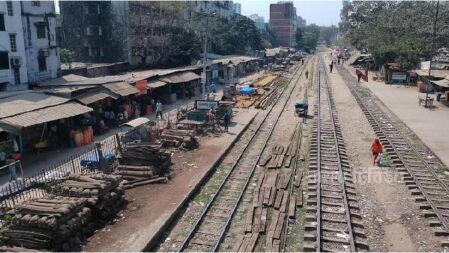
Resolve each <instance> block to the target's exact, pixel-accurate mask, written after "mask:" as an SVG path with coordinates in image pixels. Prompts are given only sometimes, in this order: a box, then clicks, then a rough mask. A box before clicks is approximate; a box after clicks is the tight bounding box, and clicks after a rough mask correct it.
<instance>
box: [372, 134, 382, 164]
mask: <svg viewBox="0 0 449 253" xmlns="http://www.w3.org/2000/svg"><path fill="white" fill-rule="evenodd" d="M371 151H372V152H373V165H376V160H377V158H379V160H378V161H377V166H379V164H380V157H379V155H381V154H382V152H383V148H382V144H380V141H379V139H374V141H373V143H372V144H371Z"/></svg>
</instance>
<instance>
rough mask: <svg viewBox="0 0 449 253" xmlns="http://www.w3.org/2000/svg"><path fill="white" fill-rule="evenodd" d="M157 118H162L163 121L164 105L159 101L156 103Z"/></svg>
mask: <svg viewBox="0 0 449 253" xmlns="http://www.w3.org/2000/svg"><path fill="white" fill-rule="evenodd" d="M157 116H160V117H161V119H162V103H161V101H159V100H158V101H157V103H156V118H157Z"/></svg>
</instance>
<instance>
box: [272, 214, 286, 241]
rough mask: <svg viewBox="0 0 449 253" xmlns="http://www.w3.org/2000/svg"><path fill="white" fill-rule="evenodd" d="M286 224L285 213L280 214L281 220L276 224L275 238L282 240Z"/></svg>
mask: <svg viewBox="0 0 449 253" xmlns="http://www.w3.org/2000/svg"><path fill="white" fill-rule="evenodd" d="M284 223H285V213H281V214H279V219H278V222H277V224H276V229H275V230H274V234H273V238H274V239H279V238H281V233H282V228H283V227H284Z"/></svg>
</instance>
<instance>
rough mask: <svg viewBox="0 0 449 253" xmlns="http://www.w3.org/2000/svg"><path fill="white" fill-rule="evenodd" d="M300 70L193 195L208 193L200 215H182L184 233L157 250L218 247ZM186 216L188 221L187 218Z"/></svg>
mask: <svg viewBox="0 0 449 253" xmlns="http://www.w3.org/2000/svg"><path fill="white" fill-rule="evenodd" d="M302 69H303V68H299V67H298V68H297V69H296V71H295V73H294V74H293V76H292V79H291V80H290V81H289V85H288V86H287V87H286V88H285V89H284V90H283V92H282V93H281V94H280V95H279V97H278V98H277V100H276V101H275V103H274V104H273V105H272V106H271V108H270V109H269V110H268V111H264V112H259V113H258V115H257V116H256V119H255V120H254V121H253V123H252V124H251V126H250V127H249V129H248V130H247V131H245V133H244V134H243V136H242V138H241V140H240V141H239V143H238V144H237V145H236V146H234V148H233V149H232V151H231V152H230V155H228V156H227V157H226V158H225V159H224V160H223V162H222V163H221V165H220V166H219V168H218V169H217V171H216V172H215V173H214V175H213V176H212V177H211V179H210V180H208V182H207V183H206V185H205V186H203V187H202V188H201V189H200V192H199V193H198V194H197V195H199V194H202V195H203V196H209V198H208V199H209V200H208V202H207V204H206V205H205V207H203V208H202V210H201V211H200V214H199V215H193V216H194V217H188V218H185V219H184V220H185V221H186V223H188V225H187V226H185V227H184V231H183V232H184V233H183V232H181V235H180V236H178V238H177V239H176V241H169V242H167V240H166V243H165V244H167V245H165V246H164V243H162V244H161V245H160V246H159V250H161V251H178V252H179V251H216V250H217V249H218V247H219V245H220V243H221V242H222V240H223V238H224V236H225V233H226V230H227V228H228V226H229V225H230V221H231V220H232V217H233V215H234V214H235V212H236V209H237V207H238V205H239V202H240V200H241V199H242V196H243V193H244V190H245V189H246V188H247V186H248V183H249V181H250V179H251V176H252V175H253V173H254V170H255V168H256V165H257V163H258V161H259V159H260V156H261V154H262V152H263V150H264V148H265V146H266V145H267V142H268V140H269V139H270V136H271V134H272V132H273V129H274V127H275V126H276V124H277V122H278V119H279V117H280V115H281V113H282V111H283V110H284V108H285V106H286V105H287V102H288V101H289V99H290V97H291V94H292V90H293V88H294V86H295V85H296V82H297V80H298V79H299V77H300V76H301V74H302ZM186 212H190V211H186ZM186 216H189V214H187V213H185V215H184V217H186ZM181 219H183V218H181ZM189 219H190V220H191V221H190V222H188V221H187V220H189ZM178 223H179V222H178ZM186 228H187V229H186ZM173 230H183V228H181V227H180V228H177V225H175V227H173V229H172V231H173ZM181 238H182V239H181Z"/></svg>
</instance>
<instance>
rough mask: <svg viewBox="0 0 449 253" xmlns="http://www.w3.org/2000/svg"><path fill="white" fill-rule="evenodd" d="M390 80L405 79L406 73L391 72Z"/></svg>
mask: <svg viewBox="0 0 449 253" xmlns="http://www.w3.org/2000/svg"><path fill="white" fill-rule="evenodd" d="M391 80H393V81H406V80H407V73H405V72H393V73H391Z"/></svg>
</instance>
